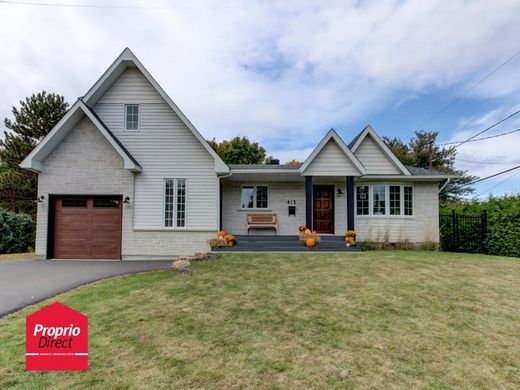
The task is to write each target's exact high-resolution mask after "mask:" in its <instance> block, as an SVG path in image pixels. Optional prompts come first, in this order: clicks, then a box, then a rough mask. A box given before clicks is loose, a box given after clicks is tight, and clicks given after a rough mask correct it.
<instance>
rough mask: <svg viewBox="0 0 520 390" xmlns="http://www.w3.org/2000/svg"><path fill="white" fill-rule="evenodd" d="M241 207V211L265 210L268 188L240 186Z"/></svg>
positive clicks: (267, 205)
mask: <svg viewBox="0 0 520 390" xmlns="http://www.w3.org/2000/svg"><path fill="white" fill-rule="evenodd" d="M241 207H242V208H243V209H267V208H268V207H269V187H268V186H266V185H257V186H242V197H241Z"/></svg>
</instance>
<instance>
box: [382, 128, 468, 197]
mask: <svg viewBox="0 0 520 390" xmlns="http://www.w3.org/2000/svg"><path fill="white" fill-rule="evenodd" d="M438 135H439V132H438V131H424V130H421V131H416V132H415V135H414V136H413V137H412V138H411V139H410V142H409V143H408V144H406V143H404V142H403V141H402V140H401V139H399V138H392V139H390V138H388V137H383V141H384V142H385V144H386V145H387V146H388V147H389V148H390V150H392V152H393V153H394V154H395V155H396V156H397V158H398V159H399V161H401V162H402V163H403V164H404V165H411V166H415V167H420V168H427V169H435V170H437V171H440V172H445V173H451V174H454V175H458V176H460V177H459V178H457V179H451V181H450V182H449V184H448V185H447V186H446V188H445V189H444V190H443V192H442V193H441V194H440V200H441V204H445V203H446V202H449V201H451V202H453V201H460V200H461V199H462V197H463V196H465V195H469V194H471V193H473V192H474V191H475V189H474V188H472V187H470V186H468V184H469V183H471V182H473V181H474V180H475V179H476V178H477V177H476V176H471V175H468V173H467V171H463V170H459V169H457V168H456V167H455V157H456V156H457V149H456V148H454V147H444V146H440V145H437V137H438Z"/></svg>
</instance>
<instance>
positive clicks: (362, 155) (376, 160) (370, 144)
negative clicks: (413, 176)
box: [354, 136, 401, 175]
mask: <svg viewBox="0 0 520 390" xmlns="http://www.w3.org/2000/svg"><path fill="white" fill-rule="evenodd" d="M354 155H355V156H356V157H357V158H358V159H359V161H361V164H363V166H364V167H365V168H366V169H367V173H369V174H394V175H399V174H401V172H400V171H399V170H398V169H397V168H396V167H395V166H394V164H393V163H392V161H390V159H389V158H388V157H387V156H386V155H385V154H384V153H383V152H382V151H381V149H379V147H378V146H377V145H376V143H375V142H374V140H373V139H372V137H371V136H367V137H365V139H364V140H363V141H362V142H361V144H360V145H359V147H358V148H357V150H356V152H355V153H354Z"/></svg>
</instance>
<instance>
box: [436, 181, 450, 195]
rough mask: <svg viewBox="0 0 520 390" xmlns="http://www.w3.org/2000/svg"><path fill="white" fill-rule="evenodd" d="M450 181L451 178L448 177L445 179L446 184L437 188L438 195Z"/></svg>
mask: <svg viewBox="0 0 520 390" xmlns="http://www.w3.org/2000/svg"><path fill="white" fill-rule="evenodd" d="M450 181H451V178H450V177H448V178H447V179H446V183H444V184H443V185H442V187H441V188H439V194H440V193H441V192H442V190H444V189H445V188H446V186H447V185H448V184H449V183H450Z"/></svg>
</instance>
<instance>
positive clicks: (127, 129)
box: [124, 103, 141, 131]
mask: <svg viewBox="0 0 520 390" xmlns="http://www.w3.org/2000/svg"><path fill="white" fill-rule="evenodd" d="M129 106H137V129H129V128H128V122H127V121H128V114H127V113H126V109H127V108H128V107H129ZM124 112H125V113H124V115H125V127H124V131H139V130H140V123H141V105H140V104H135V103H128V104H125V109H124Z"/></svg>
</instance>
